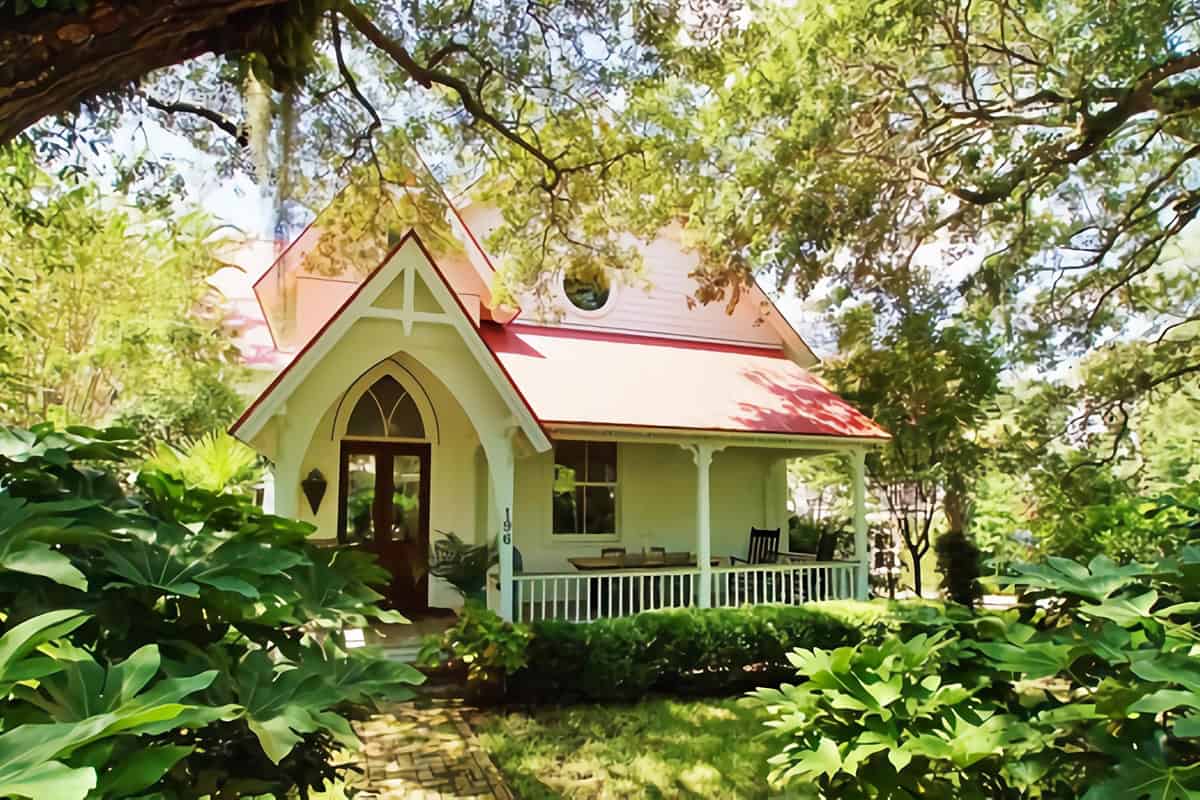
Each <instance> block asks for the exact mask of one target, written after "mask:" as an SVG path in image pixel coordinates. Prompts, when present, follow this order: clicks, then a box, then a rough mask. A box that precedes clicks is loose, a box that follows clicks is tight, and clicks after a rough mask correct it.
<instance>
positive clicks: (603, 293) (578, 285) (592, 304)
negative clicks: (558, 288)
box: [563, 273, 612, 311]
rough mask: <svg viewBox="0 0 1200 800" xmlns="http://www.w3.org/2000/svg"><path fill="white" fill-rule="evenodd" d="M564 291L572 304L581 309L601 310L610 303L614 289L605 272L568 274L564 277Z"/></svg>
mask: <svg viewBox="0 0 1200 800" xmlns="http://www.w3.org/2000/svg"><path fill="white" fill-rule="evenodd" d="M563 292H565V293H566V295H567V299H568V300H570V301H571V305H573V306H575V307H576V308H578V309H579V310H580V311H599V310H600V309H602V308H604V306H605V304H607V303H608V297H609V295H610V294H611V293H612V289H611V287H610V286H609V284H608V278H607V277H606V276H605V275H604V274H603V273H598V274H596V275H591V276H588V277H578V278H577V277H575V276H573V275H567V276H566V277H564V278H563Z"/></svg>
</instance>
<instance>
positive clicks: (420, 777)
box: [355, 700, 512, 800]
mask: <svg viewBox="0 0 1200 800" xmlns="http://www.w3.org/2000/svg"><path fill="white" fill-rule="evenodd" d="M355 727H356V728H357V729H358V735H359V737H360V738H361V739H362V741H363V748H364V751H363V755H362V759H363V763H362V764H361V766H362V768H363V772H364V780H363V784H365V785H364V787H363V788H364V791H363V792H362V793H361V794H359V795H358V796H359V797H363V798H378V800H401V799H402V798H403V800H451V798H454V799H455V800H458V799H459V798H463V799H465V798H473V799H474V800H512V793H511V792H509V790H508V788H507V787H506V786H505V785H504V779H503V778H502V777H500V773H499V771H498V770H497V769H496V766H495V765H494V764H493V763H492V760H491V759H490V758H488V755H487V753H485V752H484V751H483V748H481V747H480V745H479V740H478V739H476V738H475V734H474V732H473V731H472V730H471V727H470V726H469V725H467V722H466V720H465V719H464V718H463V713H462V710H461V701H458V700H424V701H421V702H420V703H419V704H417V703H404V704H402V705H397V706H395V707H394V708H392V709H390V710H389V713H386V714H379V715H376V716H374V717H372V718H371V719H369V720H367V721H366V722H363V723H359V724H358V725H356V726H355Z"/></svg>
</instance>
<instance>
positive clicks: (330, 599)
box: [0, 426, 421, 800]
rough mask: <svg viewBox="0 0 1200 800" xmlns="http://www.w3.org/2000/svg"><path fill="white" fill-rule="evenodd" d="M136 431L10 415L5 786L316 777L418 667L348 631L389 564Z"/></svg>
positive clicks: (167, 785) (158, 786)
mask: <svg viewBox="0 0 1200 800" xmlns="http://www.w3.org/2000/svg"><path fill="white" fill-rule="evenodd" d="M129 436H130V434H128V433H126V432H122V431H118V430H109V431H93V430H89V429H84V428H73V429H68V430H66V431H58V430H55V429H53V428H51V427H49V426H40V427H36V428H34V429H32V430H13V429H9V430H0V619H3V623H2V624H0V730H3V731H4V733H3V734H0V796H5V797H10V796H11V797H28V798H35V799H38V800H40V798H47V799H48V800H49V798H54V799H55V800H58V799H59V798H66V799H68V800H69V799H70V798H83V797H85V796H86V797H96V798H116V797H135V796H142V795H147V796H155V797H163V798H193V797H194V798H200V797H211V796H245V795H262V794H273V795H275V796H280V797H282V796H293V795H295V794H299V795H301V796H307V793H308V792H309V791H310V790H312V789H314V788H320V787H322V786H323V785H325V784H326V782H327V781H328V780H330V779H333V778H336V777H337V776H338V774H339V771H340V770H341V769H344V766H342V765H339V764H338V763H337V759H335V758H334V756H335V754H336V753H337V752H338V751H339V750H344V749H347V748H353V747H355V746H357V740H356V738H355V736H354V732H353V728H352V727H351V724H350V722H351V718H352V716H353V714H355V713H357V711H356V709H360V708H370V707H373V706H377V705H378V704H379V703H382V702H387V701H391V700H400V699H406V698H408V697H411V694H412V693H411V687H412V686H413V685H414V684H416V683H419V682H420V680H421V676H420V674H419V673H417V672H416V671H415V670H414V669H413V668H412V667H410V666H408V665H406V664H401V663H398V662H393V661H389V660H387V659H384V658H382V657H381V656H380V655H379V654H377V653H374V652H370V651H365V650H350V649H348V648H347V647H346V642H345V638H344V635H343V631H344V629H345V628H347V627H359V626H362V625H366V624H370V622H371V621H372V620H387V621H392V622H397V621H402V618H401V617H399V615H396V614H395V613H393V612H389V611H386V610H384V609H383V608H381V607H380V606H379V605H378V604H379V601H380V600H381V599H382V598H381V596H380V595H379V594H378V593H377V592H375V591H374V589H372V588H371V584H373V583H374V584H378V583H380V582H381V581H384V580H386V574H385V573H384V572H383V571H382V570H381V569H380V568H379V567H378V566H377V565H375V564H374V563H372V562H371V561H370V560H369V559H367V558H366V557H364V556H362V555H360V554H352V553H344V552H341V551H337V550H331V549H324V548H317V547H314V546H312V545H310V544H308V542H307V536H308V534H309V533H310V532H311V530H312V529H311V527H309V526H307V525H303V524H301V523H297V522H293V521H290V520H286V519H282V518H279V517H274V516H271V515H267V514H264V513H262V512H261V511H260V510H259V509H258V508H256V507H255V506H254V505H253V504H252V502H250V500H249V499H248V498H247V497H245V496H243V495H241V494H239V493H238V492H236V491H234V492H229V491H222V489H223V487H219V486H213V487H211V488H210V489H204V488H197V487H194V486H191V485H189V484H188V483H186V482H184V481H182V480H180V479H179V478H178V477H177V476H176V475H173V474H169V473H167V472H163V471H159V470H155V469H152V468H148V467H143V469H141V471H140V472H135V469H136V467H137V460H136V457H135V456H134V450H135V448H134V447H133V445H134V442H133V441H131V440H130V438H129Z"/></svg>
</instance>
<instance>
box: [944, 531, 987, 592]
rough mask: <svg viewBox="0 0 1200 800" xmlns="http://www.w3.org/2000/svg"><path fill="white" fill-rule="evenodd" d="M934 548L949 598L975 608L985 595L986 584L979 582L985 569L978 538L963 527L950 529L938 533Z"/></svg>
mask: <svg viewBox="0 0 1200 800" xmlns="http://www.w3.org/2000/svg"><path fill="white" fill-rule="evenodd" d="M935 549H936V550H937V565H938V572H940V573H942V591H943V592H945V596H946V599H948V600H950V601H952V602H955V603H958V604H959V605H960V606H966V607H967V608H975V606H976V605H978V604H979V601H981V600H982V599H983V587H982V586H980V584H979V577H980V575H981V573H982V569H981V567H980V563H979V562H980V556H979V548H978V547H976V546H975V542H974V541H972V539H971V537H970V536H967V534H965V533H963V532H962V531H948V532H947V533H944V534H942V535H941V536H940V537H938V540H937V544H936V545H935Z"/></svg>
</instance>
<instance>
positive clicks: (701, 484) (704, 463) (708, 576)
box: [691, 444, 713, 608]
mask: <svg viewBox="0 0 1200 800" xmlns="http://www.w3.org/2000/svg"><path fill="white" fill-rule="evenodd" d="M691 451H692V458H693V459H694V460H695V462H696V565H697V566H698V567H699V568H700V589H699V591H700V596H699V597H698V598H697V602H698V603H699V605H700V608H708V607H709V606H710V605H712V530H711V528H712V510H711V507H710V505H711V504H710V502H709V482H708V476H709V467H711V466H712V457H713V447H712V445H710V444H696V445H692V447H691Z"/></svg>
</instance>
